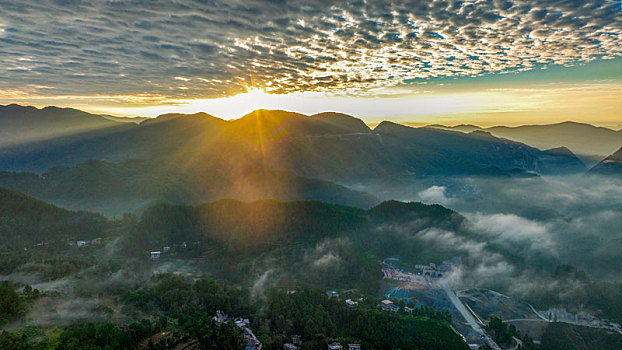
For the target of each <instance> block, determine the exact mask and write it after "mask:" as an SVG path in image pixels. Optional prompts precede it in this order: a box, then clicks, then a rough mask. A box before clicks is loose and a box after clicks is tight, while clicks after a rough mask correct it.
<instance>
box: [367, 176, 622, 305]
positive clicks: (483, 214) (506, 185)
mask: <svg viewBox="0 0 622 350" xmlns="http://www.w3.org/2000/svg"><path fill="white" fill-rule="evenodd" d="M357 189H359V190H366V191H369V192H370V193H374V194H375V195H376V196H378V197H380V198H381V199H389V198H394V199H398V200H402V201H422V202H424V203H438V204H442V205H444V206H446V207H448V208H451V209H453V210H455V211H457V212H459V213H460V214H462V215H464V216H465V217H466V218H467V219H468V222H469V223H468V226H469V227H466V228H465V229H466V230H468V231H472V232H474V233H475V234H476V235H477V236H478V237H477V238H478V239H476V240H475V239H474V240H470V239H468V238H465V237H464V235H460V234H458V233H456V232H447V231H440V230H427V231H425V232H421V233H420V234H419V235H420V237H422V238H425V239H426V240H428V241H431V242H432V243H435V244H447V245H453V246H454V247H456V248H459V249H461V250H464V251H465V253H467V255H468V256H470V257H471V258H472V260H474V261H475V262H477V263H476V265H477V266H476V267H475V268H474V269H472V270H471V271H469V272H468V274H467V273H464V276H463V275H461V276H455V277H460V278H461V281H460V282H462V283H468V284H469V285H480V286H485V285H488V286H491V285H493V286H494V285H495V284H499V281H503V280H506V281H507V280H510V277H512V278H513V279H511V281H512V282H511V285H510V286H509V291H513V292H516V293H517V294H518V295H520V294H524V293H528V292H531V291H533V289H534V288H546V289H550V290H551V292H553V291H555V290H556V288H557V287H559V286H556V285H555V284H554V283H553V284H551V280H550V279H548V278H547V279H542V280H541V279H540V277H539V276H538V274H537V270H538V269H540V268H543V269H547V268H548V269H554V268H555V266H557V265H560V264H569V265H572V266H574V267H577V268H580V269H582V270H584V271H585V272H586V273H587V274H588V276H589V278H590V279H592V280H603V279H607V280H618V279H620V278H622V272H620V271H619V269H618V268H617V266H619V264H620V263H622V181H621V180H620V179H611V178H609V179H607V178H596V177H585V176H572V177H570V176H569V177H533V178H501V179H499V178H460V179H457V178H451V179H435V180H434V181H425V182H423V181H415V182H412V183H410V184H406V185H405V184H404V182H402V181H400V184H399V185H398V186H395V187H392V186H391V185H389V186H386V183H385V184H383V186H370V187H364V188H363V187H361V186H359V187H358V188H357ZM434 241H435V242H434ZM482 242H485V243H482ZM492 247H494V248H495V249H488V248H492ZM491 251H502V252H504V254H503V255H501V254H496V253H491ZM517 265H520V266H521V267H518V266H517ZM525 268H528V269H529V270H531V271H529V272H526V271H525ZM467 275H468V277H467ZM516 278H519V279H518V280H517V279H516ZM465 279H468V281H467V280H465Z"/></svg>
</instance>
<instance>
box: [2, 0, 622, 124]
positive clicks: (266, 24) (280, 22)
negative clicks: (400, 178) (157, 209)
mask: <svg viewBox="0 0 622 350" xmlns="http://www.w3.org/2000/svg"><path fill="white" fill-rule="evenodd" d="M0 48H1V49H0V104H8V103H20V104H28V105H34V106H38V107H43V106H47V105H56V106H68V107H75V108H79V109H83V110H86V111H91V112H96V113H104V114H112V115H141V116H157V115H159V114H162V113H168V112H184V113H194V112H198V111H204V112H207V113H210V114H212V115H215V116H218V117H222V118H226V119H230V118H239V117H241V116H242V115H244V114H246V113H248V112H250V111H252V110H254V109H258V108H267V109H285V110H291V111H296V112H301V113H305V114H314V113H318V112H322V111H338V112H344V113H348V114H352V115H355V116H358V117H360V118H363V119H364V120H365V121H367V122H368V123H377V122H379V121H381V120H394V121H398V122H399V121H401V122H412V123H421V124H428V123H443V124H459V123H475V124H479V125H482V126H488V125H493V124H494V125H497V124H505V125H517V124H527V123H529V124H531V123H537V124H542V123H550V122H560V121H565V120H575V121H582V122H589V123H594V124H597V125H603V126H609V127H614V128H622V2H621V1H620V0H603V1H570V0H563V1H541V0H537V1H531V0H523V1H511V0H510V1H508V0H486V1H441V0H417V1H379V0H374V1H371V0H370V1H361V0H357V1H337V2H335V1H326V0H305V1H287V0H228V1H218V0H172V1H159V0H84V1H83V0H31V1H16V0H0Z"/></svg>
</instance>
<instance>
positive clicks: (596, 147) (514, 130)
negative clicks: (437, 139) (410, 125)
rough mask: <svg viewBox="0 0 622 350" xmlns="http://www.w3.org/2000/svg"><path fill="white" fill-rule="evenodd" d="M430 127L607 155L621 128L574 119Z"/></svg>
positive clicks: (615, 146)
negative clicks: (497, 124)
mask: <svg viewBox="0 0 622 350" xmlns="http://www.w3.org/2000/svg"><path fill="white" fill-rule="evenodd" d="M429 127H433V128H442V129H448V130H454V131H461V132H472V131H474V130H485V131H488V132H490V133H491V134H492V135H494V136H496V137H503V138H507V139H510V140H514V141H518V142H523V143H526V144H528V145H530V146H533V147H537V148H540V149H550V148H557V147H567V148H569V149H570V150H572V152H574V153H575V154H577V155H579V156H581V157H585V156H587V157H589V156H606V155H609V154H611V153H613V152H614V151H615V150H616V149H618V148H619V147H620V145H622V131H615V130H611V129H608V128H603V127H597V126H593V125H590V124H585V123H576V122H563V123H558V124H547V125H523V126H517V127H507V126H494V127H490V128H480V127H478V126H475V125H457V126H451V127H447V126H443V125H438V124H436V125H430V126H429Z"/></svg>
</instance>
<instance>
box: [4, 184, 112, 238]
mask: <svg viewBox="0 0 622 350" xmlns="http://www.w3.org/2000/svg"><path fill="white" fill-rule="evenodd" d="M107 225H108V222H107V220H106V219H105V218H103V217H102V216H100V215H97V214H92V213H86V212H73V211H68V210H65V209H61V208H58V207H55V206H53V205H51V204H48V203H45V202H41V201H39V200H36V199H34V198H31V197H28V196H26V195H24V194H22V193H19V192H15V191H11V190H7V189H5V188H1V187H0V249H3V250H4V249H16V248H17V249H21V248H22V247H24V246H31V245H33V244H36V243H39V242H44V243H45V242H51V241H59V240H63V241H65V240H76V239H89V238H93V237H101V236H102V235H103V234H104V231H105V229H106V228H107Z"/></svg>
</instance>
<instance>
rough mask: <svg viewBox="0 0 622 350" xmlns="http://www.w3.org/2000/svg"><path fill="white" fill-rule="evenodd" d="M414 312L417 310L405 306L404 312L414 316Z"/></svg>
mask: <svg viewBox="0 0 622 350" xmlns="http://www.w3.org/2000/svg"><path fill="white" fill-rule="evenodd" d="M413 310H415V309H413V308H412V307H408V306H404V311H405V312H406V313H407V314H412V313H413Z"/></svg>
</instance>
